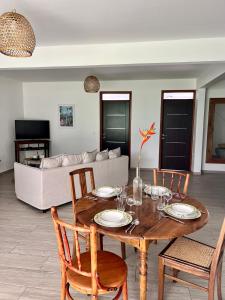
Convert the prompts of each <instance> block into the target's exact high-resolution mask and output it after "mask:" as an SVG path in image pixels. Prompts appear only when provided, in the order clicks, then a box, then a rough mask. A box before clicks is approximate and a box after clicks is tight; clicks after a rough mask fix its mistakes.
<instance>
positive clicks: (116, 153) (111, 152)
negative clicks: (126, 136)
mask: <svg viewBox="0 0 225 300" xmlns="http://www.w3.org/2000/svg"><path fill="white" fill-rule="evenodd" d="M120 156H121V149H120V147H118V148H116V149H113V150H109V159H112V158H117V157H120Z"/></svg>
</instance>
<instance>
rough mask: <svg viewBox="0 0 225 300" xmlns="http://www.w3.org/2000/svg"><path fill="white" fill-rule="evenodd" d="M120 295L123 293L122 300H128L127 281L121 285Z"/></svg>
mask: <svg viewBox="0 0 225 300" xmlns="http://www.w3.org/2000/svg"><path fill="white" fill-rule="evenodd" d="M122 293H123V300H128V295H127V280H125V281H124V283H123V289H122Z"/></svg>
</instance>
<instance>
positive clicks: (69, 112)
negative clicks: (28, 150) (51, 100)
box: [58, 104, 75, 127]
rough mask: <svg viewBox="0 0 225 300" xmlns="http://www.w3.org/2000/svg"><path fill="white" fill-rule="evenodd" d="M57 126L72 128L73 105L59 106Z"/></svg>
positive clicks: (73, 119)
mask: <svg viewBox="0 0 225 300" xmlns="http://www.w3.org/2000/svg"><path fill="white" fill-rule="evenodd" d="M58 110H59V126H60V127H73V126H74V121H75V117H74V116H75V114H74V105H73V104H59V107H58Z"/></svg>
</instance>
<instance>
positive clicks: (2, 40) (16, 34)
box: [0, 12, 36, 57]
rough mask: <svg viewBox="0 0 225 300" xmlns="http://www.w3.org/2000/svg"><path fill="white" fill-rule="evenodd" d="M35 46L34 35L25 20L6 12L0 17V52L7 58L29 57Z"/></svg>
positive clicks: (14, 13) (15, 14)
mask: <svg viewBox="0 0 225 300" xmlns="http://www.w3.org/2000/svg"><path fill="white" fill-rule="evenodd" d="M35 45H36V40H35V35H34V32H33V29H32V27H31V25H30V23H29V22H28V21H27V19H26V18H25V17H24V16H22V15H20V14H18V13H16V12H7V13H4V14H3V15H1V17H0V52H1V53H2V54H5V55H8V56H15V57H28V56H31V55H32V53H33V51H34V48H35Z"/></svg>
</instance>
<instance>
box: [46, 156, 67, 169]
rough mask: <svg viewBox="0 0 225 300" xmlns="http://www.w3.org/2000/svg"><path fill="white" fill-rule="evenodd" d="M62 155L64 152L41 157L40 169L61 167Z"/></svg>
mask: <svg viewBox="0 0 225 300" xmlns="http://www.w3.org/2000/svg"><path fill="white" fill-rule="evenodd" d="M63 156H64V154H59V155H55V156H51V157H46V158H42V160H41V164H40V169H51V168H58V167H61V166H62V160H63Z"/></svg>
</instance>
